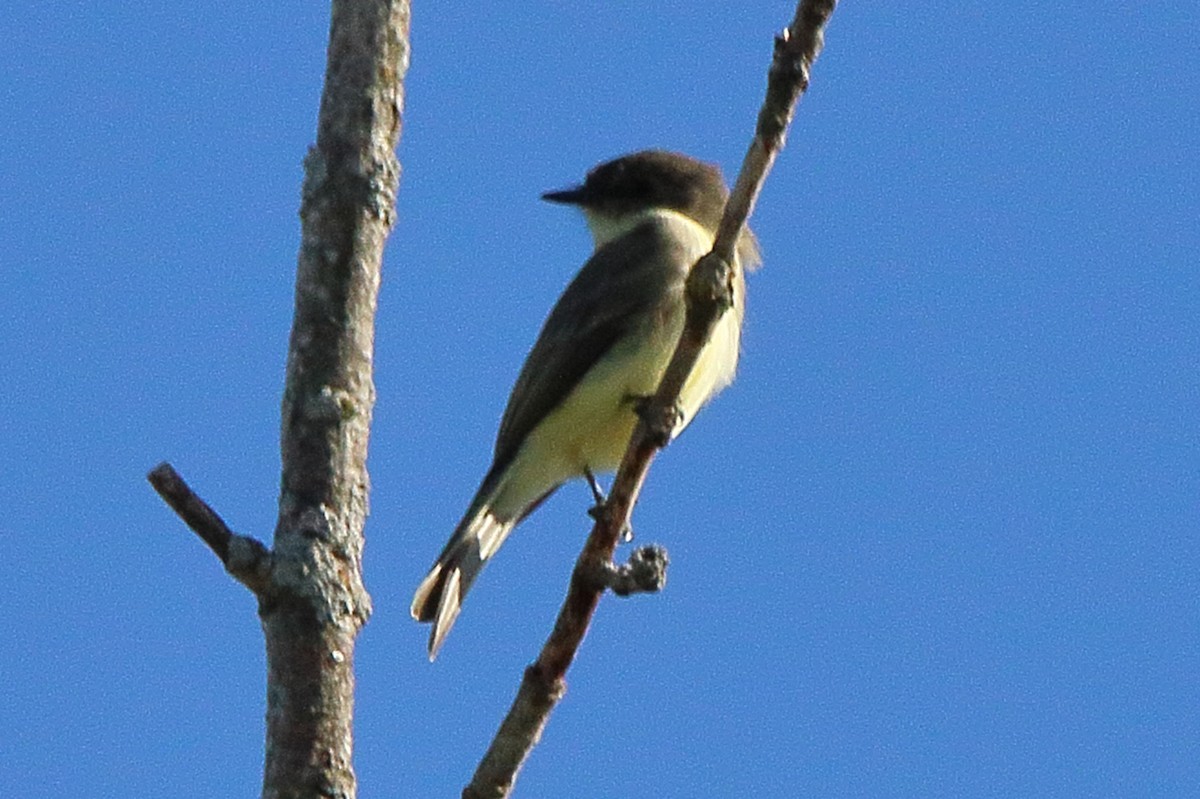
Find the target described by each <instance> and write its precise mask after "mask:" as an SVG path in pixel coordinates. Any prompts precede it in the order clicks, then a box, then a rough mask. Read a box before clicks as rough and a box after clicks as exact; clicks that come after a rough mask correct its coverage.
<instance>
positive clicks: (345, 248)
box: [259, 0, 409, 799]
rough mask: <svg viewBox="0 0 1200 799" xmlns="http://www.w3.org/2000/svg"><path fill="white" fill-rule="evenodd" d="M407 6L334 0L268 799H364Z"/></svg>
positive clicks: (288, 493) (294, 382) (286, 480)
mask: <svg viewBox="0 0 1200 799" xmlns="http://www.w3.org/2000/svg"><path fill="white" fill-rule="evenodd" d="M408 27H409V4H408V2H407V0H334V2H333V9H332V21H331V24H330V39H329V51H328V63H327V65H326V73H325V89H324V93H323V95H322V97H321V109H320V114H319V117H318V121H317V142H316V145H315V146H314V147H313V148H312V149H311V150H310V152H309V154H308V157H307V158H306V159H305V176H304V187H303V198H302V202H301V208H300V219H301V227H302V229H301V243H300V253H299V258H298V265H297V274H296V309H295V318H294V321H293V326H292V335H291V341H290V345H289V349H288V361H287V378H286V384H285V387H284V394H283V408H282V431H281V449H282V461H283V475H282V486H281V494H280V498H279V519H278V522H277V525H276V528H275V546H274V551H273V566H274V568H273V569H272V579H271V582H270V585H269V588H268V590H267V591H266V592H264V593H263V594H261V595H260V605H259V607H260V615H261V617H262V624H263V631H264V634H265V636H266V645H267V746H266V764H265V768H264V774H263V796H264V797H265V798H266V799H284V798H285V797H288V798H290V797H302V796H303V797H308V796H313V797H315V796H321V797H329V796H332V797H347V798H349V797H353V796H354V795H355V792H356V786H355V779H354V772H353V770H352V767H351V753H352V746H353V736H352V721H353V701H354V671H353V668H354V643H355V637H356V635H357V633H358V631H359V629H360V628H361V627H362V625H363V624H364V623H365V622H366V619H367V616H368V615H369V614H370V609H371V606H370V597H369V596H368V595H367V592H366V589H365V588H364V586H363V580H362V549H363V534H362V531H363V525H364V522H365V520H366V515H367V492H368V487H369V483H368V476H367V468H366V459H367V440H368V434H369V432H370V423H371V411H372V407H373V404H374V400H375V388H374V382H373V379H372V357H373V341H374V327H375V307H376V300H377V297H378V292H379V281H380V267H381V263H382V257H383V246H384V242H385V240H386V238H387V235H388V233H389V232H390V230H391V227H392V224H393V220H394V206H395V197H396V188H397V183H398V178H399V165H398V163H397V161H396V156H395V148H396V144H397V141H398V139H399V135H400V125H401V107H402V102H403V93H402V80H403V77H404V73H405V70H406V69H407V66H408V58H409V50H408Z"/></svg>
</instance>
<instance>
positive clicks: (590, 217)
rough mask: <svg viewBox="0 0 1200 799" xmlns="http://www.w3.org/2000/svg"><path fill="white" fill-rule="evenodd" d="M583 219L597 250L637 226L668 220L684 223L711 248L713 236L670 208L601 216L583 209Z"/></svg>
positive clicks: (697, 223)
mask: <svg viewBox="0 0 1200 799" xmlns="http://www.w3.org/2000/svg"><path fill="white" fill-rule="evenodd" d="M583 216H584V219H586V220H587V226H588V230H589V231H591V233H592V242H593V243H594V245H595V248H596V249H597V250H598V249H600V248H601V247H603V246H604V245H605V244H608V243H609V242H610V241H613V240H614V239H619V238H621V237H622V236H624V235H625V234H627V233H630V232H632V231H633V229H634V228H636V227H637V226H638V225H640V224H642V223H643V222H646V221H648V220H651V219H668V220H672V221H676V222H684V223H686V227H691V228H694V229H695V232H696V233H697V234H699V235H700V237H701V238H702V239H704V240H705V242H706V243H705V244H704V245H703V246H704V247H706V248H707V247H711V246H712V240H713V235H712V234H711V233H709V232H708V231H707V230H705V229H704V227H703V226H702V225H701V224H700V223H699V222H697V221H696V220H695V219H693V218H692V217H690V216H688V215H687V214H684V213H681V212H679V211H673V210H671V209H670V208H645V209H642V210H640V211H630V212H629V213H625V214H603V213H599V212H597V211H591V210H588V209H586V208H585V209H583Z"/></svg>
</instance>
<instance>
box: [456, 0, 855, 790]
mask: <svg viewBox="0 0 1200 799" xmlns="http://www.w3.org/2000/svg"><path fill="white" fill-rule="evenodd" d="M836 4H837V2H836V0H800V2H799V3H798V4H797V7H796V16H795V18H794V20H793V21H792V24H791V25H790V26H789V27H788V28H787V29H786V30H785V31H784V32H783V33H782V34H780V35H779V36H778V37H776V39H775V54H774V58H773V60H772V63H771V68H770V71H769V73H768V76H767V94H766V99H765V100H764V102H763V108H762V110H761V112H760V113H759V117H758V125H757V128H756V130H755V135H754V139H753V140H752V141H751V144H750V148H749V151H748V152H747V153H746V158H745V160H744V161H743V163H742V170H741V173H740V174H739V176H738V180H737V183H736V184H735V186H734V189H733V192H732V194H731V196H730V199H729V201H728V203H727V204H726V207H725V215H724V217H723V218H722V220H721V225H720V228H719V229H718V232H717V237H716V241H715V242H714V244H713V250H712V252H711V253H709V254H708V255H706V256H704V257H703V258H701V259H700V260H699V261H698V262H697V263H696V265H695V266H694V267H693V268H692V271H691V274H689V276H688V281H687V305H688V307H687V317H686V321H685V323H684V330H683V333H682V335H681V337H680V340H679V344H678V345H677V347H676V349H675V354H674V356H673V357H672V359H671V363H670V365H669V366H668V367H667V371H666V373H665V374H664V376H663V379H662V382H661V383H660V384H659V387H658V391H657V392H656V393H655V395H654V398H653V399H652V400H651V402H650V403H649V405H648V406H647V408H646V411H645V412H644V413H643V414H642V418H641V421H640V422H639V423H638V425H637V428H636V429H635V431H634V434H633V438H632V440H631V441H630V443H629V448H628V449H627V450H626V452H625V457H624V459H623V460H622V462H621V466H620V469H619V470H618V471H617V476H616V479H615V480H614V483H613V487H612V490H611V492H610V493H609V496H608V501H607V502H606V503H605V505H604V506H603V512H601V513H600V514H599V518H598V519H597V521H596V524H595V525H594V526H593V528H592V532H591V535H590V536H588V540H587V542H586V543H585V544H584V547H583V551H582V552H581V553H580V555H579V560H578V561H577V562H576V564H575V570H574V572H573V573H572V575H571V583H570V587H569V588H568V590H567V597H566V599H565V601H564V602H563V606H562V609H561V610H560V611H559V614H558V619H557V620H556V621H555V624H554V630H553V631H552V632H551V633H550V637H549V638H548V639H547V641H546V643H545V645H544V646H543V647H542V651H541V653H540V654H539V656H538V659H537V661H536V662H534V663H533V664H532V665H531V666H529V667H528V668H527V669H526V670H525V675H524V678H523V679H522V680H521V686H520V688H519V689H518V691H517V696H516V698H515V699H514V700H513V704H512V707H511V708H510V709H509V712H508V715H507V716H506V717H505V719H504V721H503V722H502V723H501V725H500V729H499V730H497V732H496V736H495V738H494V739H493V740H492V744H491V746H490V747H489V749H488V751H487V753H486V754H485V755H484V757H483V760H482V761H481V762H480V764H479V767H478V768H477V769H476V771H475V775H474V776H473V777H472V779H471V782H470V784H468V785H467V787H466V788H464V789H463V792H462V796H463V799H501V798H502V797H507V796H508V795H509V794H510V793H511V791H512V787H513V784H514V783H515V781H516V777H517V773H518V772H519V771H520V769H521V766H522V765H523V764H524V762H525V760H526V758H527V757H528V756H529V753H530V752H531V751H532V749H533V747H534V746H535V745H536V744H537V742H538V740H539V738H540V737H541V734H542V730H543V729H545V726H546V722H547V720H548V719H549V717H550V713H551V711H552V710H553V709H554V707H555V705H556V704H557V703H558V701H559V700H560V699H561V698H562V696H563V694H564V693H565V691H566V681H565V679H564V677H565V675H566V671H567V669H568V668H569V667H570V665H571V661H572V660H574V658H575V653H576V652H577V651H578V649H579V645H580V643H581V642H582V641H583V636H584V635H585V634H586V632H587V628H588V625H589V624H590V622H591V618H592V614H593V613H594V612H595V610H596V605H597V604H598V603H599V601H600V595H601V594H602V593H603V592H604V590H605V588H606V587H608V585H609V584H610V583H609V581H608V580H606V579H598V577H597V576H598V575H605V574H611V573H614V572H617V571H619V567H616V566H614V565H613V563H612V558H613V553H614V552H615V550H616V546H617V540H618V538H619V537H620V534H621V530H622V529H624V528H625V527H626V525H628V524H629V520H630V516H631V514H632V512H633V506H634V503H636V501H637V497H638V494H639V493H640V491H641V487H642V483H643V482H644V481H645V478H646V472H647V470H648V469H649V468H650V463H651V461H652V460H653V459H654V456H655V455H656V454H657V452H658V451H659V450H660V449H662V448H663V447H664V446H666V444H667V442H668V441H669V440H670V433H671V431H672V429H673V427H674V425H675V422H676V419H677V417H678V411H677V410H676V406H677V405H678V402H679V394H680V391H681V390H682V388H683V385H684V382H685V381H686V379H687V376H688V375H689V374H690V373H691V371H692V368H693V367H694V366H695V364H696V361H697V359H698V357H699V354H700V351H701V349H702V348H703V347H704V344H705V343H706V342H707V341H708V338H709V336H710V335H711V333H712V330H713V328H714V327H715V326H716V323H717V321H718V320H719V319H720V317H721V314H723V313H724V312H725V311H726V310H727V309H728V308H729V307H731V305H732V290H733V286H732V283H733V267H732V266H731V261H732V260H733V253H734V248H735V247H736V245H737V242H738V239H739V238H740V235H741V232H742V229H743V228H744V227H745V225H746V222H747V220H748V219H749V217H750V212H751V211H752V210H753V208H754V202H755V200H756V198H757V197H758V193H759V191H760V190H761V188H762V184H763V181H764V180H765V179H766V175H767V172H768V171H769V170H770V168H771V165H772V163H773V162H774V160H775V156H776V154H777V153H778V152H779V150H780V149H781V148H782V147H783V142H784V134H785V133H786V131H787V126H788V124H789V123H790V122H791V119H792V115H793V113H794V112H795V107H796V103H797V102H798V101H799V98H800V96H801V95H802V94H803V93H804V91H806V90H807V88H808V80H809V69H810V67H811V66H812V63H813V61H815V60H816V57H817V55H818V54H819V53H820V51H821V47H822V45H823V42H824V28H825V25H826V23H827V22H828V21H829V18H830V16H831V15H832V14H833V10H834V7H835V5H836Z"/></svg>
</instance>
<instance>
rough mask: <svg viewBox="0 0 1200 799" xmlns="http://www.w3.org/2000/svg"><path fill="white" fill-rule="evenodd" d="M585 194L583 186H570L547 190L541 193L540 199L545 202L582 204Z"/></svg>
mask: <svg viewBox="0 0 1200 799" xmlns="http://www.w3.org/2000/svg"><path fill="white" fill-rule="evenodd" d="M586 196H587V195H586V194H585V193H584V191H583V186H572V187H571V188H569V189H562V190H561V191H548V192H546V193H545V194H543V195H542V199H543V200H545V201H546V202H551V203H562V204H563V205H583V201H584V198H585V197H586Z"/></svg>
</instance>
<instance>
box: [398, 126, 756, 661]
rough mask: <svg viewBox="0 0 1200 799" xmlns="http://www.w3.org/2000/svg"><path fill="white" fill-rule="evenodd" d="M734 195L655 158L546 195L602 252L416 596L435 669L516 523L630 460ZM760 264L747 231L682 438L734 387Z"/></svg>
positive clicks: (670, 156) (625, 163)
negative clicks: (639, 409) (753, 277)
mask: <svg viewBox="0 0 1200 799" xmlns="http://www.w3.org/2000/svg"><path fill="white" fill-rule="evenodd" d="M728 194H729V192H728V190H727V189H726V188H725V182H724V180H722V178H721V173H720V171H719V170H718V169H717V168H716V167H714V166H712V165H710V164H705V163H702V162H700V161H697V160H695V159H693V158H689V157H688V156H686V155H681V154H678V153H671V152H664V151H661V150H646V151H644V152H639V153H633V154H632V155H626V156H623V157H621V158H618V159H616V160H614V161H609V162H607V163H604V164H601V165H600V166H598V167H596V168H595V169H593V170H592V171H591V172H589V173H588V175H587V179H586V180H585V181H584V182H583V184H582V185H580V186H576V187H574V188H570V189H565V190H563V191H552V192H549V193H547V194H543V195H542V199H545V200H549V201H550V202H555V203H564V204H567V205H575V206H578V207H579V208H580V209H582V211H583V214H584V216H585V217H586V219H587V223H588V227H589V228H590V229H591V232H592V237H593V239H594V240H595V246H596V249H595V252H594V253H592V257H591V258H589V259H588V261H587V263H586V264H584V265H583V269H581V270H580V271H579V274H578V275H576V276H575V279H574V280H572V281H571V284H570V285H569V286H567V288H566V291H564V292H563V294H562V296H561V297H560V298H559V300H558V302H557V303H556V304H555V306H554V309H553V310H552V311H551V312H550V316H549V317H548V318H547V319H546V323H545V324H544V325H543V326H542V332H541V334H540V335H539V336H538V339H537V342H536V343H535V344H534V345H533V349H532V350H531V351H530V353H529V357H528V358H526V359H525V365H524V366H523V367H522V368H521V374H520V376H518V377H517V382H516V385H515V386H513V390H512V395H511V396H510V397H509V398H508V407H507V408H505V410H504V417H503V419H501V421H500V432H499V433H498V435H497V436H496V450H495V456H494V459H493V461H492V467H491V469H489V470H488V473H487V475H486V476H485V477H484V478H483V483H482V484H481V485H480V486H479V490H478V491H477V492H476V493H475V498H474V499H473V500H472V501H471V505H470V507H469V508H468V509H467V513H466V515H465V516H463V519H462V521H461V522H459V524H458V528H457V529H456V530H455V531H454V535H452V536H451V537H450V541H449V543H447V544H446V548H445V549H443V550H442V554H441V555H439V556H438V559H437V561H436V562H435V563H434V564H433V568H432V569H431V570H430V572H429V575H428V576H427V577H426V578H425V579H424V580H423V581H422V582H421V585H420V586H419V587H418V588H417V593H416V595H415V596H414V597H413V602H412V615H413V618H415V619H416V620H417V621H421V622H433V629H432V631H431V632H430V635H429V659H430V660H432V659H433V658H434V657H436V656H437V652H438V649H439V648H441V645H442V642H443V641H444V640H445V638H446V634H447V633H448V632H449V631H450V627H451V626H452V625H453V624H454V621H455V619H456V618H458V613H459V609H460V607H461V606H462V601H463V598H464V597H465V596H466V594H467V591H468V590H469V589H470V587H471V584H472V583H473V582H475V578H476V577H477V576H478V575H479V572H480V570H481V569H482V568H483V565H484V564H485V563H487V561H488V559H489V558H490V557H492V555H494V554H496V550H498V549H499V548H500V545H501V544H503V543H504V539H505V538H507V537H508V534H509V533H510V532H512V529H513V527H515V526H516V525H517V523H518V522H520V521H521V520H522V519H524V518H525V517H526V516H527V515H529V514H530V513H531V512H532V511H533V510H534V509H535V508H537V506H538V505H539V504H540V503H541V502H542V501H543V500H545V499H546V498H547V497H548V496H550V494H552V493H554V490H555V489H557V488H558V487H559V486H560V485H562V484H563V483H564V482H565V481H567V480H570V479H571V478H574V477H582V476H588V477H589V479H590V478H591V475H592V474H593V473H595V472H606V471H612V470H614V469H616V468H617V466H618V465H619V464H620V462H621V457H622V455H623V454H624V452H625V448H626V447H627V446H628V444H629V439H630V437H631V435H632V433H633V428H634V424H635V422H636V420H637V417H636V412H635V406H636V403H637V400H639V399H640V398H643V397H646V396H649V395H652V394H653V393H654V392H655V390H656V389H657V388H658V382H659V380H660V379H661V378H662V375H663V372H664V371H665V370H666V368H667V362H668V361H670V359H671V355H672V354H673V353H674V351H675V345H676V343H677V342H678V341H679V335H680V332H681V331H682V330H683V320H684V310H685V306H684V288H683V286H684V280H685V278H686V277H687V274H688V271H689V270H690V269H691V267H692V265H693V264H694V263H695V262H696V261H697V260H698V259H699V258H700V257H701V256H703V255H704V254H705V253H707V252H708V251H709V250H710V249H712V244H713V237H714V236H715V235H716V230H717V225H718V224H719V223H720V220H721V214H722V212H723V211H724V208H725V200H726V198H727V197H728ZM758 260H759V258H758V250H757V247H756V245H755V240H754V236H753V234H751V233H750V232H749V230H748V229H747V230H746V232H745V233H744V234H743V236H742V239H741V241H740V243H739V245H738V248H737V257H736V259H735V263H734V291H733V307H732V308H731V309H730V311H728V312H727V313H725V315H724V316H722V317H721V320H720V322H719V323H718V324H717V327H716V329H715V330H714V331H713V334H712V338H711V339H710V340H709V342H708V344H707V345H706V346H705V348H704V351H703V352H702V353H701V355H700V360H699V361H698V362H697V363H696V366H695V368H694V370H693V371H692V374H691V376H690V377H689V378H688V380H687V383H686V384H685V386H684V388H683V393H682V395H681V397H680V410H681V411H682V419H681V423H680V424H679V425H678V427H677V428H676V430H675V434H676V435H678V434H679V432H681V431H682V430H683V428H684V427H686V426H687V424H688V422H690V421H691V420H692V417H693V416H695V414H696V411H698V410H699V409H700V406H701V405H703V404H704V403H705V402H707V401H708V399H709V398H710V397H712V396H713V395H714V394H716V393H717V392H718V391H720V390H721V389H722V388H724V387H725V386H727V385H729V383H730V382H731V381H732V380H733V375H734V370H735V369H736V367H737V360H738V340H739V338H740V335H741V327H742V315H743V313H744V311H745V307H746V306H745V299H746V297H745V294H746V283H745V276H744V274H743V270H745V269H747V268H752V267H754V266H755V265H757V263H758Z"/></svg>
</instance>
